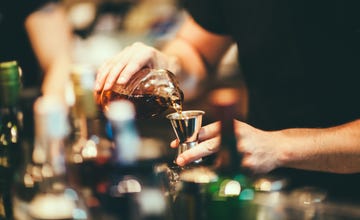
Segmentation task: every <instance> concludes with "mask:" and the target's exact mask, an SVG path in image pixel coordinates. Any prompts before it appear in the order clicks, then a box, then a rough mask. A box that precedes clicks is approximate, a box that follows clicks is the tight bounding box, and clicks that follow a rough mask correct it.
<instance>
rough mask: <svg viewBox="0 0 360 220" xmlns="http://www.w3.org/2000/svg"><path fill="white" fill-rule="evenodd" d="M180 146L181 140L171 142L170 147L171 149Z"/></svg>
mask: <svg viewBox="0 0 360 220" xmlns="http://www.w3.org/2000/svg"><path fill="white" fill-rule="evenodd" d="M178 146H179V140H178V139H175V140H173V141H171V142H170V147H171V148H177V147H178Z"/></svg>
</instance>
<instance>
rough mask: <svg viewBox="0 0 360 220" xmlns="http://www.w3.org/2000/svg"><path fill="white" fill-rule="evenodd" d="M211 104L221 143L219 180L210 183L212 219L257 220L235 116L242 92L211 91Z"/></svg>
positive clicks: (215, 163)
mask: <svg viewBox="0 0 360 220" xmlns="http://www.w3.org/2000/svg"><path fill="white" fill-rule="evenodd" d="M210 103H211V105H212V107H213V109H214V114H215V117H216V119H217V120H219V121H220V131H221V133H220V134H221V142H220V148H219V151H218V152H217V153H216V157H215V160H214V169H215V171H216V173H217V175H218V180H217V181H215V182H211V183H210V184H209V186H208V204H207V210H208V217H209V219H220V218H225V219H254V216H251V215H252V214H253V213H254V212H252V208H253V207H252V205H251V201H252V199H253V197H254V190H253V186H252V181H251V179H250V178H249V176H248V175H247V174H246V172H245V171H244V170H243V169H241V160H242V155H241V154H240V153H239V152H238V151H237V140H236V136H235V131H234V119H235V118H237V117H238V116H239V113H238V109H239V91H238V90H237V89H234V88H218V89H216V90H214V91H212V92H211V94H210Z"/></svg>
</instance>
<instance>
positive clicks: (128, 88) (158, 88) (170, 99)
mask: <svg viewBox="0 0 360 220" xmlns="http://www.w3.org/2000/svg"><path fill="white" fill-rule="evenodd" d="M120 99H127V100H129V101H131V102H132V103H134V106H135V109H136V118H154V117H158V116H160V115H162V114H163V113H166V112H169V111H176V112H178V113H181V112H182V104H183V99H184V94H183V92H182V91H181V89H180V88H179V83H178V81H177V80H176V77H175V75H174V74H173V73H171V72H170V71H168V70H164V69H150V68H145V69H142V70H140V71H139V72H137V73H136V74H134V75H133V76H132V77H131V79H130V80H129V81H128V82H127V83H126V84H124V85H120V84H115V85H114V86H113V87H112V89H111V90H107V91H103V92H102V94H101V96H100V105H101V107H102V109H103V110H104V111H107V110H108V105H109V103H110V102H112V101H114V100H120Z"/></svg>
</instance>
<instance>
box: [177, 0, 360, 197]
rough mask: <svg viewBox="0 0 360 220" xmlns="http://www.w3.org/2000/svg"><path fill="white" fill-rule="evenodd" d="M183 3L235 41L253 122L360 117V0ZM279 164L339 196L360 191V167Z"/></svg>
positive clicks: (309, 122)
mask: <svg viewBox="0 0 360 220" xmlns="http://www.w3.org/2000/svg"><path fill="white" fill-rule="evenodd" d="M183 4H184V7H185V8H186V9H187V10H188V11H189V12H190V14H191V15H192V16H193V18H194V19H195V21H197V22H198V23H199V24H200V25H201V26H203V27H204V28H205V29H207V30H209V31H211V32H214V33H218V34H225V35H230V36H232V37H233V38H234V40H235V41H236V43H237V45H238V49H239V62H240V66H241V67H242V70H241V71H242V73H243V75H244V78H245V81H246V84H247V87H248V92H249V115H248V119H247V121H248V123H249V124H251V125H253V126H255V127H257V128H260V129H265V130H277V129H284V128H295V127H329V126H334V125H338V124H342V123H345V122H349V121H352V120H355V119H357V118H360V101H359V100H360V86H359V82H360V13H359V10H360V1H341V0H338V1H336V0H330V1H307V0H306V1H294V0H288V1H286V0H221V1H220V0H184V1H183ZM359 141H360V140H359ZM278 171H279V173H282V172H285V173H287V175H288V176H290V177H292V178H293V179H294V181H293V182H292V183H293V184H295V185H297V184H299V185H301V184H308V183H310V182H311V183H312V184H315V185H320V186H322V187H326V188H328V189H331V191H332V192H333V193H335V194H337V195H339V194H341V195H343V196H345V194H346V192H347V193H348V194H347V195H348V196H350V198H354V197H356V196H354V193H357V195H360V189H359V187H358V185H359V184H360V175H358V174H356V175H337V174H330V173H321V172H306V171H299V170H292V169H288V170H285V171H284V170H282V169H279V170H276V171H274V173H276V172H278ZM357 198H359V197H358V196H357Z"/></svg>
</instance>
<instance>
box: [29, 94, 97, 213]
mask: <svg viewBox="0 0 360 220" xmlns="http://www.w3.org/2000/svg"><path fill="white" fill-rule="evenodd" d="M34 117H35V118H34V120H35V141H34V150H33V162H34V166H33V168H32V169H33V170H37V172H35V173H36V174H37V175H38V176H36V181H37V182H36V184H37V191H36V194H35V195H34V197H33V198H32V199H31V200H30V201H29V203H27V204H26V206H24V207H23V208H24V212H25V213H26V214H25V215H24V216H23V218H24V220H25V219H31V220H33V219H42V220H45V219H82V220H83V219H90V216H89V213H88V210H87V208H86V206H85V204H84V202H83V200H82V198H81V196H80V194H78V193H77V191H76V190H75V189H73V188H71V187H69V185H68V182H67V180H66V167H65V154H64V150H65V149H64V147H65V143H66V138H67V135H68V131H69V124H68V109H67V108H66V105H65V104H64V103H63V102H62V101H60V100H58V99H57V98H56V97H52V96H42V97H39V98H37V99H36V101H35V103H34ZM35 173H34V175H35Z"/></svg>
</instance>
